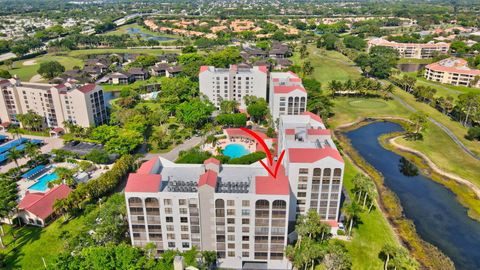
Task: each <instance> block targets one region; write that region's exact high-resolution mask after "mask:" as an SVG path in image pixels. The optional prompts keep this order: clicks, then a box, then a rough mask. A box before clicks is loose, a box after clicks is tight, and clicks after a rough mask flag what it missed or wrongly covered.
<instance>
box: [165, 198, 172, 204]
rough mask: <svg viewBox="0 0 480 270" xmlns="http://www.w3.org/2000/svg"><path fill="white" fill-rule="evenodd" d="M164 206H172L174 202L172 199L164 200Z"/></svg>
mask: <svg viewBox="0 0 480 270" xmlns="http://www.w3.org/2000/svg"><path fill="white" fill-rule="evenodd" d="M163 204H165V205H172V200H170V199H164V200H163Z"/></svg>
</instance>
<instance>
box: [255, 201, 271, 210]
mask: <svg viewBox="0 0 480 270" xmlns="http://www.w3.org/2000/svg"><path fill="white" fill-rule="evenodd" d="M269 207H270V203H269V202H268V201H267V200H258V201H257V202H256V203H255V208H256V209H268V208H269Z"/></svg>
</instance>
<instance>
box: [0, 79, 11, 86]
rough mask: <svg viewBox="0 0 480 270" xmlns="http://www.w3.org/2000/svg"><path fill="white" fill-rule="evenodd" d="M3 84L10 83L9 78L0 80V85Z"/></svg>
mask: <svg viewBox="0 0 480 270" xmlns="http://www.w3.org/2000/svg"><path fill="white" fill-rule="evenodd" d="M3 84H10V81H9V80H0V85H3Z"/></svg>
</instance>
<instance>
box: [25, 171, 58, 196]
mask: <svg viewBox="0 0 480 270" xmlns="http://www.w3.org/2000/svg"><path fill="white" fill-rule="evenodd" d="M57 179H58V175H57V174H56V173H49V174H45V175H43V176H42V177H40V178H38V180H37V183H35V184H33V185H31V186H30V187H29V188H28V190H32V191H42V192H43V191H45V190H47V189H48V182H52V181H54V180H57Z"/></svg>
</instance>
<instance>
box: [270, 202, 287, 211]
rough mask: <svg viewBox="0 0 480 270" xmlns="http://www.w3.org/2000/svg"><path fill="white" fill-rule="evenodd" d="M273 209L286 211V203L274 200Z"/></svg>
mask: <svg viewBox="0 0 480 270" xmlns="http://www.w3.org/2000/svg"><path fill="white" fill-rule="evenodd" d="M272 207H273V209H280V210H286V209H287V202H285V201H284V200H275V201H273V203H272Z"/></svg>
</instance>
